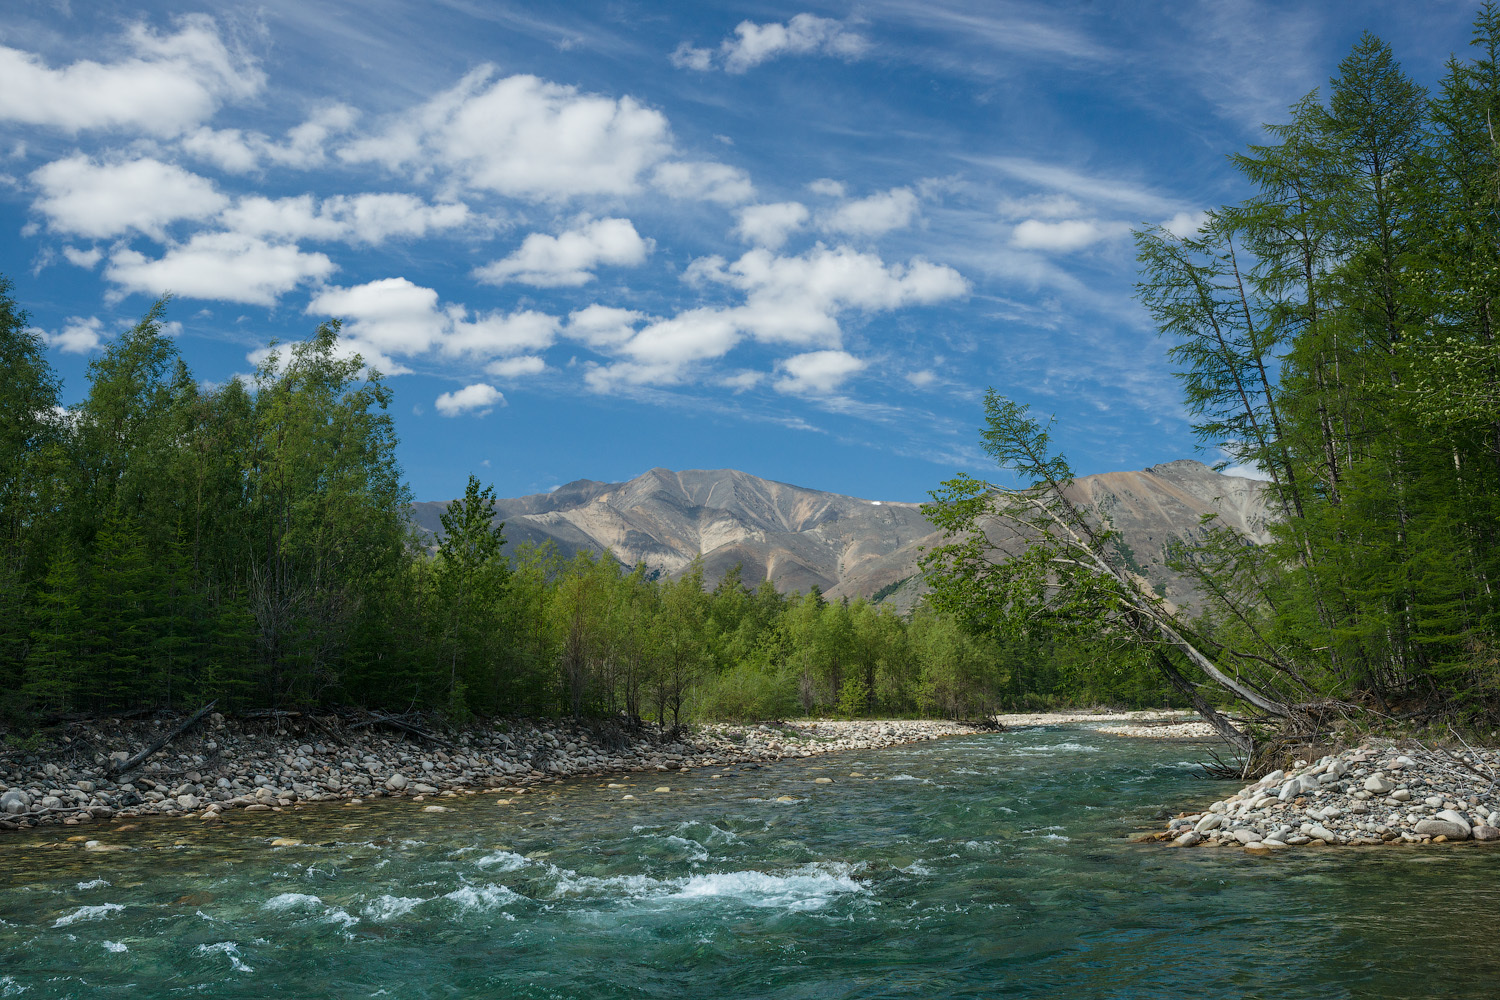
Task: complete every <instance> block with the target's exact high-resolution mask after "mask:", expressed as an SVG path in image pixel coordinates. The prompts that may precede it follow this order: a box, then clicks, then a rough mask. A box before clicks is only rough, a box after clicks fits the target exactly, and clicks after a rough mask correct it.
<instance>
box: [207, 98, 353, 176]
mask: <svg viewBox="0 0 1500 1000" xmlns="http://www.w3.org/2000/svg"><path fill="white" fill-rule="evenodd" d="M358 117H359V112H358V111H356V110H354V109H353V108H351V107H349V106H348V105H346V104H333V105H330V106H328V107H326V108H321V109H319V110H318V111H317V112H315V113H314V114H313V115H312V117H310V118H308V120H307V121H305V122H303V123H302V124H300V125H297V126H294V127H293V128H291V129H288V130H287V133H286V136H285V137H284V138H283V139H282V140H281V141H280V142H277V141H274V140H272V139H270V138H269V137H267V136H266V135H264V134H263V133H260V132H246V131H243V130H241V129H237V128H231V129H213V128H208V127H206V126H205V127H200V128H197V129H194V130H193V131H191V132H189V133H187V134H186V135H184V136H182V138H181V139H180V140H179V141H178V146H179V148H181V149H182V151H183V152H184V153H187V154H188V155H189V156H193V157H196V158H197V159H200V160H203V161H205V162H208V163H212V164H213V165H214V166H216V167H218V168H219V169H220V170H223V171H226V172H228V173H232V174H244V173H249V172H251V171H253V170H257V169H259V168H260V167H262V166H263V165H267V164H269V165H271V166H277V167H291V168H294V169H300V170H306V169H309V168H311V167H319V166H322V165H323V164H324V163H326V162H327V161H328V148H329V144H330V140H332V139H333V137H334V136H337V135H341V134H343V133H346V132H348V131H349V130H350V129H351V128H353V127H354V123H355V121H356V120H357V119H358Z"/></svg>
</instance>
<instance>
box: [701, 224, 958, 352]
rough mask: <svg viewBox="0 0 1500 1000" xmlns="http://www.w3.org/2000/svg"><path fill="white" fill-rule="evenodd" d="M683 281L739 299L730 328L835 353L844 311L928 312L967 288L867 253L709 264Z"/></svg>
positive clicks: (764, 255) (945, 273)
mask: <svg viewBox="0 0 1500 1000" xmlns="http://www.w3.org/2000/svg"><path fill="white" fill-rule="evenodd" d="M687 277H688V278H689V279H690V280H701V281H712V282H717V283H720V284H725V285H728V286H730V287H733V288H736V289H739V290H741V291H743V292H744V293H745V303H744V305H742V306H740V307H738V308H737V309H735V310H734V318H735V321H736V324H737V325H738V326H739V327H740V328H741V329H743V330H745V331H746V332H748V333H750V334H751V335H752V336H754V337H756V338H757V339H759V340H762V341H770V342H782V343H791V344H816V345H819V346H829V347H836V346H838V342H839V336H840V334H839V326H838V320H837V319H836V315H837V314H838V313H839V312H841V311H843V310H845V309H860V310H864V311H866V312H880V311H887V310H891V309H899V308H902V307H904V306H910V305H930V304H932V303H935V302H941V301H943V300H946V299H951V298H957V297H959V296H961V295H965V294H967V293H968V290H969V283H968V282H967V281H965V280H964V278H963V276H962V275H960V274H959V273H958V272H957V271H955V270H953V269H952V268H951V267H946V266H944V265H941V264H933V263H930V262H928V261H926V260H923V259H921V258H916V259H914V260H912V261H911V262H910V263H908V264H905V265H902V264H892V265H889V266H888V265H886V264H885V262H884V261H882V260H881V259H880V258H879V257H878V256H876V255H875V254H872V253H859V252H857V251H855V250H852V249H850V248H849V247H838V248H835V249H831V250H830V249H829V248H827V247H824V246H821V245H820V246H817V247H814V248H813V249H811V250H809V251H808V252H806V253H804V254H801V255H798V256H795V257H781V256H776V255H773V254H772V253H770V252H769V251H767V250H764V249H755V250H751V251H748V252H747V253H745V254H744V255H743V256H742V257H740V259H739V260H737V261H735V262H734V263H733V264H728V265H726V264H725V262H724V261H723V260H722V259H720V258H717V257H708V258H702V259H700V260H697V261H694V262H693V264H692V265H690V266H689V268H688V272H687Z"/></svg>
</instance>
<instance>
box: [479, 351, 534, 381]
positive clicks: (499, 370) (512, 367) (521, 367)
mask: <svg viewBox="0 0 1500 1000" xmlns="http://www.w3.org/2000/svg"><path fill="white" fill-rule="evenodd" d="M484 370H485V371H487V372H489V373H490V374H491V375H494V376H495V377H497V378H520V377H521V376H523V375H540V374H541V373H542V372H544V371H546V370H547V362H546V361H544V360H542V359H541V358H539V357H537V356H536V355H535V354H524V355H522V356H521V357H518V358H506V359H505V360H503V361H491V362H490V363H489V364H487V365H485V366H484Z"/></svg>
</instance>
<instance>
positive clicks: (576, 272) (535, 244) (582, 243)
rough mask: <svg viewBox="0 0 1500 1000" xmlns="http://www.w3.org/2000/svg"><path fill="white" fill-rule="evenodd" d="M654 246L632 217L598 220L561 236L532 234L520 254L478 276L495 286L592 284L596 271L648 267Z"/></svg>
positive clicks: (525, 241)
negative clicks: (611, 267) (514, 283)
mask: <svg viewBox="0 0 1500 1000" xmlns="http://www.w3.org/2000/svg"><path fill="white" fill-rule="evenodd" d="M654 246H655V243H654V242H653V241H652V240H648V239H642V238H641V235H640V234H639V233H637V232H636V231H635V226H634V225H632V224H631V222H630V220H629V219H595V220H594V221H592V222H586V223H584V224H583V225H581V226H579V227H578V228H577V229H570V230H568V231H567V232H564V233H562V234H560V235H558V236H548V235H547V234H545V233H532V234H531V235H530V236H528V237H526V239H525V240H524V241H523V242H522V243H521V246H520V248H519V249H517V250H516V251H515V253H512V254H511V255H510V256H508V257H506V258H504V259H503V260H497V261H495V262H494V263H493V264H488V265H486V266H484V267H481V268H479V269H477V270H476V271H475V272H474V277H476V278H478V279H479V280H480V281H483V282H487V283H489V284H492V285H503V284H505V283H506V282H509V281H519V282H521V283H522V284H526V285H535V286H537V287H539V288H557V287H564V286H577V285H586V284H588V283H589V282H590V281H593V280H594V273H593V271H594V268H596V267H598V266H600V265H601V264H612V265H615V266H617V267H629V266H633V265H637V264H641V263H644V262H645V260H646V255H647V254H649V253H650V252H651V250H652V248H653V247H654Z"/></svg>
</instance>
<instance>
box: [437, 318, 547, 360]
mask: <svg viewBox="0 0 1500 1000" xmlns="http://www.w3.org/2000/svg"><path fill="white" fill-rule="evenodd" d="M449 312H450V314H452V313H453V310H452V308H450V310H449ZM559 326H561V323H559V322H558V319H557V317H556V316H548V315H547V314H546V313H541V312H536V311H535V310H531V309H526V310H522V311H520V312H513V313H510V314H501V313H500V312H498V311H496V312H491V313H486V314H484V315H482V316H476V317H475V319H474V321H473V322H468V321H465V320H462V319H455V321H454V323H453V330H452V332H451V333H450V334H449V335H448V338H447V339H446V340H445V341H443V350H444V352H445V353H447V354H450V355H460V354H467V355H471V356H474V357H493V356H495V355H497V354H512V353H514V352H516V351H536V350H541V349H542V348H545V347H550V346H551V344H552V342H553V341H554V340H556V339H557V330H558V327H559Z"/></svg>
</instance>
